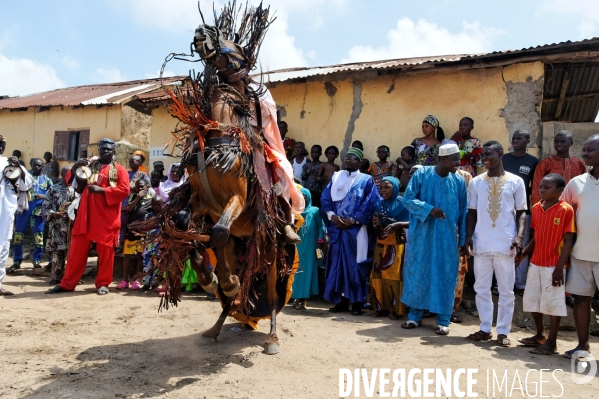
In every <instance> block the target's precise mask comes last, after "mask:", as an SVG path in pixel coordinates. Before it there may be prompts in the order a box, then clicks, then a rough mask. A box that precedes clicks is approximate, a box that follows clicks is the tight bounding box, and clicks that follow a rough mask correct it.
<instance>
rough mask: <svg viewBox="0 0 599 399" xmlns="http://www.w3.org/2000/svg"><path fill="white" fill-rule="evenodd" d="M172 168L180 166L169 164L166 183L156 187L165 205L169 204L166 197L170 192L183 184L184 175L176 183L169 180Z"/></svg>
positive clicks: (179, 165) (178, 164)
mask: <svg viewBox="0 0 599 399" xmlns="http://www.w3.org/2000/svg"><path fill="white" fill-rule="evenodd" d="M173 167H181V164H180V163H177V162H175V163H173V164H171V166H169V167H168V173H167V175H166V176H167V179H166V181H164V182H162V183H160V186H159V187H158V190H159V194H160V197H162V200H163V201H164V202H165V203H167V202H169V199H168V195H169V194H170V192H171V190H172V189H174V188H177V187H179V186H180V185H181V184H183V183H185V175H183V176H181V180H179V181H178V182H176V181H174V180H172V179H171V170H172V169H173Z"/></svg>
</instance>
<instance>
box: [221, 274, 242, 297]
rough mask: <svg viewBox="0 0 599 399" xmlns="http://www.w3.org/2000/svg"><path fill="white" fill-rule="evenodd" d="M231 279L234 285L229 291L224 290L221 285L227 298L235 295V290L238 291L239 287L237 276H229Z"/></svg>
mask: <svg viewBox="0 0 599 399" xmlns="http://www.w3.org/2000/svg"><path fill="white" fill-rule="evenodd" d="M231 280H233V281H235V286H234V287H233V289H231V290H229V291H225V289H224V287H223V292H224V293H225V295H226V296H228V297H229V298H233V297H234V296H235V295H237V292H238V291H239V287H240V285H239V278H238V277H237V276H231Z"/></svg>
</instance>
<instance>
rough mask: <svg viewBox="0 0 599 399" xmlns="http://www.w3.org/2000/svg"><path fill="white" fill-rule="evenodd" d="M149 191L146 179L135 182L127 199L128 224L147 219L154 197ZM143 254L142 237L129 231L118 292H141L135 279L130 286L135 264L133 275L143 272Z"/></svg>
mask: <svg viewBox="0 0 599 399" xmlns="http://www.w3.org/2000/svg"><path fill="white" fill-rule="evenodd" d="M148 189H149V187H148V182H147V181H146V180H145V179H138V180H137V181H136V182H135V187H134V188H133V189H132V193H131V195H130V196H129V198H128V199H127V205H126V206H125V211H126V212H127V214H128V215H129V217H128V219H127V224H131V223H133V222H137V221H139V220H144V219H145V217H146V215H147V213H148V212H149V210H150V208H151V206H152V196H151V195H150V194H149V193H148ZM142 253H143V247H142V246H141V240H140V237H139V236H138V235H136V234H135V232H133V231H132V230H131V229H127V232H126V233H125V243H124V246H123V255H124V256H125V258H124V261H123V280H122V281H121V282H120V283H119V285H117V287H116V289H117V290H124V289H126V288H131V289H132V290H139V289H140V288H141V285H140V284H139V282H137V280H135V279H134V281H133V282H131V285H130V286H129V282H130V273H129V269H130V266H131V264H132V263H133V268H134V273H133V275H135V274H137V273H139V272H140V271H141V266H142V262H143V257H142Z"/></svg>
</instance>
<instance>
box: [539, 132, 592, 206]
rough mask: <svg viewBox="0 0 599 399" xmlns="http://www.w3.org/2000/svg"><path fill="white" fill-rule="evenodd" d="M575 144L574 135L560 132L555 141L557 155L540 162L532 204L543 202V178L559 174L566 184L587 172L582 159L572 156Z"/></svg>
mask: <svg viewBox="0 0 599 399" xmlns="http://www.w3.org/2000/svg"><path fill="white" fill-rule="evenodd" d="M573 144H574V141H573V140H572V133H570V132H569V131H568V130H560V131H559V132H557V134H556V135H555V138H554V139H553V147H554V148H555V155H551V156H549V157H547V158H545V159H543V160H542V161H540V162H539V164H538V165H537V167H536V169H535V174H534V178H533V180H532V193H531V203H532V204H533V205H534V204H536V203H537V202H539V201H540V200H541V198H540V197H539V195H540V194H539V185H540V184H541V180H542V179H543V177H545V176H546V175H548V174H549V173H557V174H559V175H562V176H563V177H564V180H565V181H566V184H568V183H569V182H570V180H571V179H572V178H574V177H576V176H580V175H582V174H584V173H586V172H587V167H586V165H585V164H584V162H583V161H582V159H579V158H576V157H571V156H570V147H572V145H573Z"/></svg>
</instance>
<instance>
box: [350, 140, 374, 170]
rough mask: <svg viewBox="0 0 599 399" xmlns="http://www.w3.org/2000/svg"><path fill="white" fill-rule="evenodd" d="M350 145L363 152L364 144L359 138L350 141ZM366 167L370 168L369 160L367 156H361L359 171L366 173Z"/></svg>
mask: <svg viewBox="0 0 599 399" xmlns="http://www.w3.org/2000/svg"><path fill="white" fill-rule="evenodd" d="M351 146H352V147H354V148H357V149H359V150H360V151H362V152H364V145H363V144H362V142H361V141H360V140H356V141H354V142H353V143H351ZM368 168H370V161H369V160H368V159H367V158H362V160H361V161H360V168H359V170H360V173H366V174H367V173H368Z"/></svg>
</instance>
